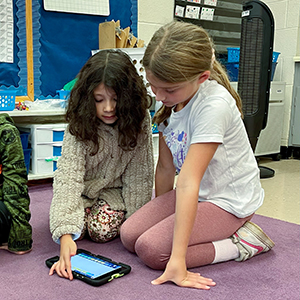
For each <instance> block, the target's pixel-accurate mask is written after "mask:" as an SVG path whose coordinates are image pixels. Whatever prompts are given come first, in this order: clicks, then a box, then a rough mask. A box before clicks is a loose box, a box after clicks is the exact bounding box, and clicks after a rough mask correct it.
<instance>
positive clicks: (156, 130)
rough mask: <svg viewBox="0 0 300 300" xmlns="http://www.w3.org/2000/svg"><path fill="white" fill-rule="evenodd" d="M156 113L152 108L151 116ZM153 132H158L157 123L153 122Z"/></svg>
mask: <svg viewBox="0 0 300 300" xmlns="http://www.w3.org/2000/svg"><path fill="white" fill-rule="evenodd" d="M154 114H155V111H154V110H151V111H150V115H151V118H153V117H154ZM152 133H158V129H157V124H152Z"/></svg>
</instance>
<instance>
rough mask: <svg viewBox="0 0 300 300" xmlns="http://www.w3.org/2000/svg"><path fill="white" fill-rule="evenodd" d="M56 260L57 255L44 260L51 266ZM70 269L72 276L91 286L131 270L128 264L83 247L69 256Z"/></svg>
mask: <svg viewBox="0 0 300 300" xmlns="http://www.w3.org/2000/svg"><path fill="white" fill-rule="evenodd" d="M58 260H59V256H55V257H52V258H49V259H47V260H46V265H47V266H48V267H49V268H51V267H52V265H53V264H54V263H56V262H57V261H58ZM71 269H72V273H73V276H74V278H76V279H80V280H82V281H84V282H86V283H88V284H90V285H93V286H100V285H102V284H105V283H108V282H110V281H112V280H113V279H115V278H119V277H122V276H124V275H126V274H128V273H129V272H130V271H131V267H130V266H129V265H126V264H123V263H120V262H118V263H117V262H114V261H112V260H111V259H110V258H107V257H104V256H101V255H96V254H92V253H91V252H89V251H86V250H83V249H78V250H77V254H76V255H74V256H72V257H71Z"/></svg>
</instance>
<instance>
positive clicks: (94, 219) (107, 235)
mask: <svg viewBox="0 0 300 300" xmlns="http://www.w3.org/2000/svg"><path fill="white" fill-rule="evenodd" d="M124 220H125V212H124V211H122V210H112V209H111V208H110V206H109V205H108V204H107V203H106V201H104V200H99V201H97V202H96V203H95V204H94V205H93V206H92V207H88V208H86V209H85V217H84V226H83V230H82V233H81V236H80V238H79V240H81V239H83V238H84V237H85V236H86V235H87V234H88V235H89V236H90V238H91V239H92V240H93V241H94V242H97V243H105V242H108V241H110V240H112V239H113V238H115V237H116V236H118V235H119V233H120V227H121V225H122V223H123V221H124Z"/></svg>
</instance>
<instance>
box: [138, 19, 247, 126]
mask: <svg viewBox="0 0 300 300" xmlns="http://www.w3.org/2000/svg"><path fill="white" fill-rule="evenodd" d="M143 65H144V67H145V69H147V70H149V71H151V73H152V74H153V75H154V76H155V77H156V78H158V79H159V80H161V81H165V82H169V83H178V82H184V81H192V80H194V79H195V78H197V76H199V74H200V73H202V72H204V71H207V70H209V71H210V72H211V75H210V78H209V79H211V80H216V81H217V82H218V83H219V84H221V85H222V86H224V87H225V88H226V89H227V90H228V91H229V92H230V94H231V95H232V97H233V98H234V99H235V101H236V105H237V107H238V109H239V111H240V113H241V115H243V113H242V101H241V98H240V97H239V95H238V93H237V92H236V91H235V90H234V89H233V88H232V86H231V84H230V81H229V79H228V76H227V73H226V71H225V70H224V69H223V67H222V65H221V64H220V63H219V62H218V61H216V60H215V59H214V44H213V42H212V39H211V38H210V37H209V35H208V33H207V32H206V31H205V30H204V29H203V28H202V27H200V26H197V25H194V24H191V23H186V22H179V21H172V22H171V23H169V24H166V25H164V26H162V27H161V28H160V29H158V30H157V31H156V32H155V33H154V35H153V37H152V39H151V41H150V43H149V45H148V46H147V48H146V50H145V54H144V57H143ZM170 114H171V108H170V107H166V106H164V105H163V106H162V107H161V108H160V109H159V110H158V111H157V113H156V114H155V116H154V119H153V121H154V122H155V123H157V124H160V123H162V122H164V123H165V124H166V120H167V119H168V117H169V116H170ZM166 125H167V124H166Z"/></svg>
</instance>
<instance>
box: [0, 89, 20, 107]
mask: <svg viewBox="0 0 300 300" xmlns="http://www.w3.org/2000/svg"><path fill="white" fill-rule="evenodd" d="M15 102H16V91H9V90H5V91H3V90H2V91H0V111H11V110H14V109H15Z"/></svg>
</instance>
